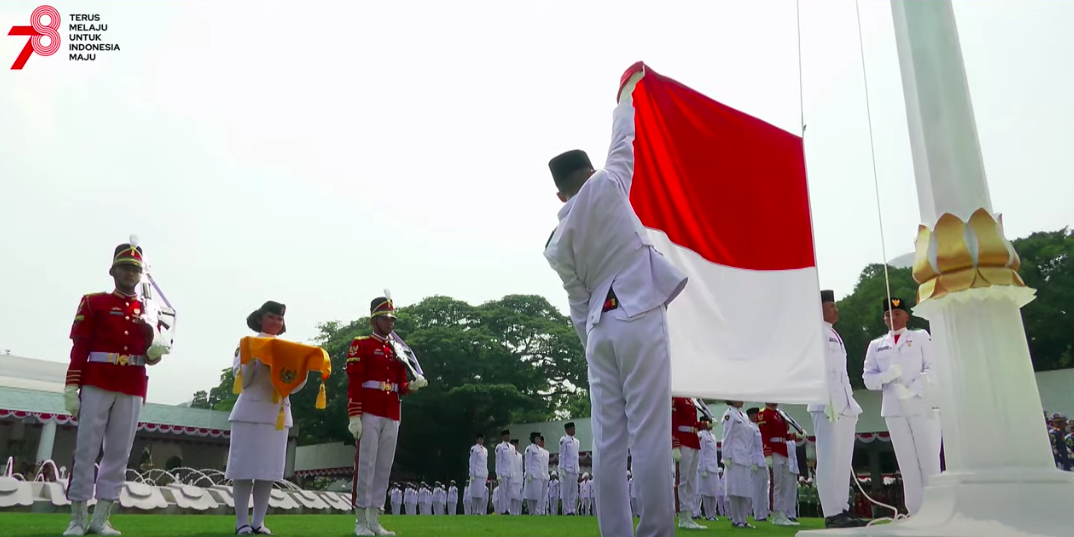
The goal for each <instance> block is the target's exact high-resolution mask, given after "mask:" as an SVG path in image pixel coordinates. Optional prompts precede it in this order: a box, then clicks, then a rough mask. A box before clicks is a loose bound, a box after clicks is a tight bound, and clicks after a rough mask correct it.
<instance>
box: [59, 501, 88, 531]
mask: <svg viewBox="0 0 1074 537" xmlns="http://www.w3.org/2000/svg"><path fill="white" fill-rule="evenodd" d="M88 519H89V512H88V511H87V510H86V502H71V523H70V524H68V525H67V529H66V530H64V532H63V534H64V535H65V536H71V535H74V536H78V537H81V536H82V535H85V534H86V526H87V523H88V522H89V520H88Z"/></svg>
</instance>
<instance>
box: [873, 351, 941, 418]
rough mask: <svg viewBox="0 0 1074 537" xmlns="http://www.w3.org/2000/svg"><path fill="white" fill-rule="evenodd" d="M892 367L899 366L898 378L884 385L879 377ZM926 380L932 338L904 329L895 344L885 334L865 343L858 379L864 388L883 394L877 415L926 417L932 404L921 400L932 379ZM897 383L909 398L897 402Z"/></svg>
mask: <svg viewBox="0 0 1074 537" xmlns="http://www.w3.org/2000/svg"><path fill="white" fill-rule="evenodd" d="M894 364H898V365H899V369H901V370H902V375H901V376H900V377H898V378H896V379H895V380H893V381H891V382H888V383H887V384H884V383H883V382H881V378H882V377H883V376H884V373H886V372H887V371H888V369H889V368H890V367H891V366H892V365H894ZM930 377H933V372H932V336H930V335H929V333H928V332H926V331H924V330H906V331H905V332H903V333H902V334H901V335H900V336H899V342H898V343H896V342H895V337H894V334H893V333H892V332H888V333H887V334H885V335H884V336H882V337H879V338H876V339H874V340H873V341H872V342H870V343H869V350H868V352H867V353H866V354H865V371H864V372H863V373H862V379H863V380H864V381H865V387H866V388H868V389H870V390H874V391H878V390H883V391H884V401H883V403H882V404H881V406H880V415H881V416H883V417H885V418H887V417H895V416H921V415H925V414H928V413H929V411H931V410H932V408H934V405H932V404H930V402H929V401H926V399H925V398H926V396H927V388H928V386H927V384H928V383H931V382H935V380H936V379H935V378H930ZM897 384H901V385H903V386H906V387H907V388H909V390H910V392H911V393H912V394H913V395H912V396H911V397H909V398H908V399H899V396H898V394H897V391H898V388H896V387H895V386H896V385H897Z"/></svg>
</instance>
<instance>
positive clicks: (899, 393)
mask: <svg viewBox="0 0 1074 537" xmlns="http://www.w3.org/2000/svg"><path fill="white" fill-rule="evenodd" d="M895 396H896V397H898V398H899V399H900V400H904V399H909V398H911V397H913V396H914V392H912V391H910V388H907V387H906V386H904V385H902V384H895Z"/></svg>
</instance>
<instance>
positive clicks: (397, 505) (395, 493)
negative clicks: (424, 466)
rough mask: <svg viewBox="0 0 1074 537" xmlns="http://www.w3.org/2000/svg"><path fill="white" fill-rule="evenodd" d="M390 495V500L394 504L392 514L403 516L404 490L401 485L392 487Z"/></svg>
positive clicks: (397, 484)
mask: <svg viewBox="0 0 1074 537" xmlns="http://www.w3.org/2000/svg"><path fill="white" fill-rule="evenodd" d="M389 494H390V495H389V496H388V499H389V501H390V502H391V504H392V514H393V515H401V514H403V489H401V488H399V483H395V484H393V485H392V491H391V493H389Z"/></svg>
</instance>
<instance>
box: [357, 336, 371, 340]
mask: <svg viewBox="0 0 1074 537" xmlns="http://www.w3.org/2000/svg"><path fill="white" fill-rule="evenodd" d="M363 339H369V336H358V337H356V338H354V340H355V341H361V340H363Z"/></svg>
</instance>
